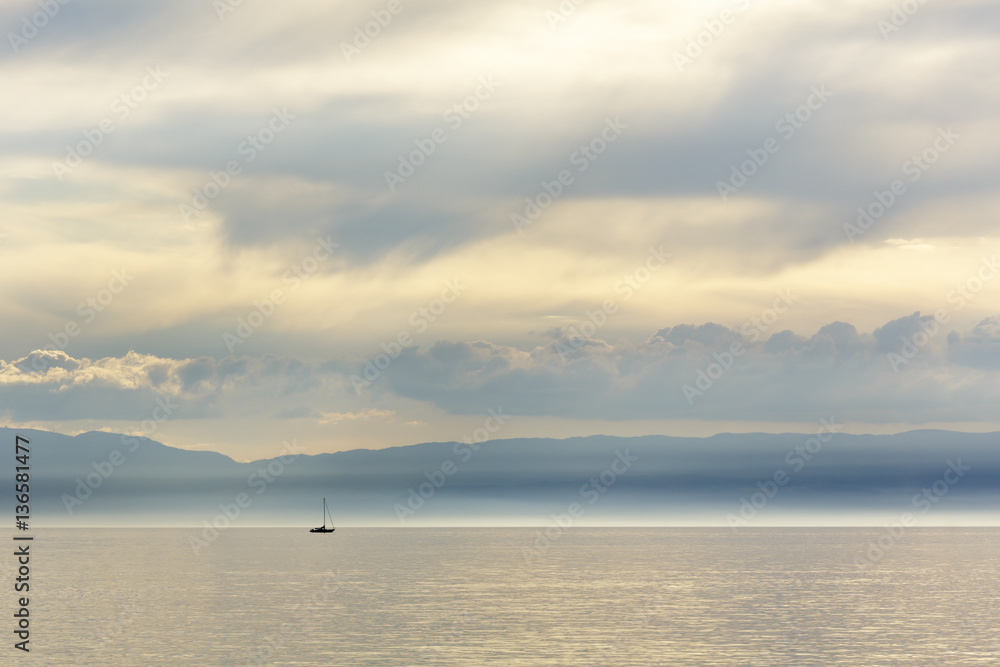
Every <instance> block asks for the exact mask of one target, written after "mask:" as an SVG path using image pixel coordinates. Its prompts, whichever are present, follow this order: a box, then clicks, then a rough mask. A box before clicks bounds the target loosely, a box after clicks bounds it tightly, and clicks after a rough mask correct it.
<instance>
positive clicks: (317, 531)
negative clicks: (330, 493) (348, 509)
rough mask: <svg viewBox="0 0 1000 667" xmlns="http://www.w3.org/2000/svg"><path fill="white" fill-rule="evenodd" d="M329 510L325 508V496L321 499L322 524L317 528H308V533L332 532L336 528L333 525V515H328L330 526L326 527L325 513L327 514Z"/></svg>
mask: <svg viewBox="0 0 1000 667" xmlns="http://www.w3.org/2000/svg"><path fill="white" fill-rule="evenodd" d="M329 512H330V510H328V509H327V508H326V498H324V499H323V525H322V526H321V527H319V528H310V529H309V532H310V533H332V532H333V531H335V530H336V528H334V527H333V517H332V516H331V517H330V527H329V528H327V527H326V515H327V514H329Z"/></svg>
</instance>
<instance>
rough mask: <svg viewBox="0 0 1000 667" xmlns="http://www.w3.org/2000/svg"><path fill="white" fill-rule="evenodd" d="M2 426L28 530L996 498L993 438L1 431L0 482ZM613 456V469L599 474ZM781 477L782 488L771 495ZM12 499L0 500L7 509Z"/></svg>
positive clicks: (645, 516) (989, 503)
mask: <svg viewBox="0 0 1000 667" xmlns="http://www.w3.org/2000/svg"><path fill="white" fill-rule="evenodd" d="M16 433H20V434H22V435H24V436H26V437H28V438H29V439H30V440H31V459H30V464H31V495H32V503H31V506H32V512H33V515H34V518H36V519H37V521H36V523H35V525H43V526H44V525H93V524H107V523H116V522H122V523H127V524H129V525H162V524H184V525H186V524H190V525H200V524H201V522H202V521H204V520H210V519H212V517H215V516H216V515H218V514H220V512H221V511H222V510H221V509H220V507H219V505H220V504H222V505H224V506H225V505H227V504H231V503H234V502H235V501H236V499H237V497H238V496H239V494H241V493H245V494H246V498H247V499H249V501H250V502H249V504H248V505H247V506H246V507H244V508H242V509H241V512H240V517H239V519H238V520H236V521H234V525H247V526H251V525H261V524H274V525H302V526H304V525H311V524H312V523H316V524H317V525H318V524H319V519H320V517H319V510H318V509H317V508H318V507H319V506H320V505H319V498H320V497H321V496H325V497H326V498H327V499H328V502H329V505H330V508H331V512H332V513H333V516H334V519H335V521H336V522H337V523H338V524H344V523H347V524H350V523H354V524H361V525H369V524H387V525H401V524H402V523H404V522H405V524H406V525H421V524H423V523H429V522H437V523H442V522H444V523H447V522H449V521H454V522H456V523H459V524H470V523H476V522H480V521H481V522H483V523H487V524H489V523H495V522H498V521H506V522H513V523H520V524H522V525H523V524H528V523H538V522H543V521H545V520H546V519H547V517H549V516H550V515H551V514H552V513H565V512H566V511H567V508H568V507H569V506H570V505H571V504H572V503H574V502H575V503H579V504H580V506H581V507H582V508H583V509H584V510H585V514H586V520H587V521H594V520H598V521H603V522H608V523H616V522H622V523H624V522H632V521H635V522H647V523H651V522H658V521H659V522H664V523H668V524H669V523H675V522H677V521H678V520H681V521H683V520H703V522H705V523H712V524H716V525H718V524H720V523H722V521H723V517H724V515H726V514H727V513H733V514H735V513H737V512H738V511H739V509H740V507H741V502H742V500H743V499H747V500H748V501H749V500H753V498H752V496H753V494H755V493H761V494H764V495H758V496H757V497H756V501H757V502H758V503H759V502H760V500H761V499H762V498H765V497H766V506H765V507H761V508H760V509H759V512H758V513H757V514H756V515H754V516H753V521H762V520H764V519H774V518H776V517H778V516H781V515H787V516H791V515H797V514H803V513H809V512H817V511H821V512H833V511H843V512H858V511H882V512H895V513H897V514H901V513H903V512H906V511H911V512H912V511H914V508H915V505H914V500H913V496H914V495H915V494H919V493H920V492H921V490H922V489H925V488H927V489H932V487H933V485H934V483H935V482H936V481H938V480H941V479H942V476H943V475H944V473H945V471H946V470H948V469H949V463H948V462H949V461H951V462H952V463H956V464H959V465H961V466H962V467H963V469H962V472H961V475H960V476H959V475H958V473H954V472H953V473H950V474H949V475H948V477H949V479H951V480H955V481H954V482H953V483H952V482H949V483H948V484H947V485H946V486H942V485H941V484H939V485H938V487H937V489H938V490H941V489H942V488H944V489H945V492H944V493H943V494H940V495H935V497H934V498H932V499H931V500H933V503H930V502H929V501H924V503H925V504H927V505H928V506H930V508H931V509H930V510H929V512H928V514H929V515H930V514H931V513H933V515H934V516H943V515H944V514H945V513H950V512H970V511H980V512H982V511H988V510H991V509H993V508H995V507H996V503H997V500H998V497H1000V491H998V485H997V481H998V480H1000V447H997V443H998V442H1000V434H998V433H987V434H970V433H956V432H949V431H932V430H923V431H910V432H908V433H903V434H898V435H889V436H874V435H845V434H838V435H835V436H833V438H832V439H830V440H829V441H828V442H825V443H823V442H821V441H820V440H818V439H813V440H812V441H811V442H810V438H814V436H813V435H805V434H780V435H773V434H762V433H749V434H721V435H716V436H713V437H709V438H675V437H666V436H646V437H637V438H619V437H611V436H601V435H596V436H591V437H586V438H568V439H565V440H557V439H544V438H518V439H510V440H495V441H490V442H486V443H482V444H481V445H479V446H478V447H479V449H478V450H475V449H473V446H470V445H467V444H464V443H424V444H419V445H413V446H407V447H392V448H388V449H382V450H353V451H346V452H337V453H333V454H319V455H314V456H306V455H299V456H298V457H297V458H295V459H290V458H285V459H284V462H282V460H281V459H267V460H262V461H255V462H252V463H239V462H237V461H234V460H233V459H231V458H229V457H227V456H224V455H222V454H218V453H214V452H197V451H188V450H182V449H176V448H173V447H168V446H166V445H163V444H161V443H159V442H156V441H153V440H149V439H146V438H138V439H136V440H125V441H123V436H121V435H118V434H111V433H104V432H90V433H84V434H81V435H78V436H75V437H71V436H66V435H61V434H58V433H50V432H45V431H36V430H18V431H15V430H13V429H8V428H0V441H2V442H5V443H9V446H5V450H6V451H8V452H9V455H8V456H6V457H4V458H5V461H4V464H3V467H4V468H5V477H6V478H7V479H8V480H10V482H9V483H11V484H12V483H13V470H12V467H13V465H14V461H13V450H14V446H13V443H14V437H15V434H16ZM124 443H127V444H124ZM817 445H818V447H817ZM796 448H798V450H797V449H796ZM810 448H811V449H813V450H814V451H815V453H810V451H809V450H810ZM133 449H134V451H132V450H133ZM115 451H118V452H119V453H120V455H115V454H114V453H113V452H115ZM806 457H809V458H808V459H807V458H806ZM115 461H118V462H119V464H118V465H115V464H114V462H115ZM449 461H450V462H451V465H448V464H447V462H449ZM615 461H618V463H617V464H616V465H615V466H614V467H615V469H617V470H618V471H619V472H620V473H621V474H618V473H615V474H613V475H612V474H611V473H608V472H605V471H608V470H611V469H612V464H613V463H614V462H615ZM625 461H629V466H628V467H627V468H626V464H625ZM268 466H270V467H271V470H270V472H268ZM964 468H969V470H967V471H966V470H964ZM275 471H278V474H274V473H275ZM449 471H450V474H449ZM622 471H624V472H622ZM779 471H783V472H784V473H785V475H787V479H785V481H784V483H783V484H780V485H777V484H775V485H774V486H772V484H771V482H772V481H773V480H775V479H776V477H775V474H776V472H779ZM262 472H263V475H262V474H261V473H262ZM602 472H604V473H605V475H604V480H603V482H602V481H601V479H600V475H601V474H602ZM109 473H110V474H109ZM88 476H89V478H88ZM612 477H614V478H615V479H614V481H613V482H612V483H610V485H608V482H609V480H611V478H612ZM595 478H596V482H597V483H596V485H595V484H593V483H592V482H591V481H590V480H592V479H595ZM778 479H784V478H782V477H780V476H779V478H778ZM269 480H270V481H269ZM421 485H424V486H423V487H422V488H421ZM606 485H607V486H606ZM599 489H605V490H604V491H600V490H599ZM411 490H412V491H413V493H411ZM775 490H776V491H775ZM88 491H89V493H87V492H88ZM421 491H423V492H424V493H423V495H424V496H429V497H424V498H421V497H420V496H419V494H420V492H421ZM768 494H770V495H768ZM12 495H13V494H10V493H8V494H3V511H5V512H7V516H12V514H13V504H12V502H11V501H12ZM77 501H78V502H77ZM421 501H422V502H421ZM67 506H68V507H69V508H70V509H71V510H72V511H71V512H70V511H67ZM411 509H412V510H414V512H413V513H412V514H411V513H410V512H409V511H407V510H411ZM314 515H315V516H314ZM400 517H402V519H403V520H402V521H401V520H400ZM751 523H752V522H751Z"/></svg>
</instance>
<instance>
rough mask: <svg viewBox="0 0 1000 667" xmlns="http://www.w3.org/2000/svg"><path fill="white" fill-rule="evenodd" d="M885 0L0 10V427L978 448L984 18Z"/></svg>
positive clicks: (995, 148)
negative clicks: (915, 435) (721, 438)
mask: <svg viewBox="0 0 1000 667" xmlns="http://www.w3.org/2000/svg"><path fill="white" fill-rule="evenodd" d="M912 4H913V6H912V7H911V6H910V5H907V7H908V8H909V9H910V10H911V13H910V14H907V13H905V12H903V11H902V10H895V9H894V6H893V3H891V2H888V1H882V0H855V1H850V0H848V1H846V2H837V3H833V2H820V1H815V2H802V1H800V0H796V1H795V2H792V1H790V0H789V1H782V0H772V1H769V0H756V1H748V0H730V1H728V2H710V1H709V2H694V1H693V0H689V1H687V2H682V1H680V0H677V1H674V2H651V1H644V0H627V1H621V0H616V1H615V2H611V1H610V0H608V1H605V0H587V1H586V2H582V3H580V4H579V6H576V4H574V3H571V2H563V3H561V4H560V3H559V2H557V1H556V0H552V1H551V2H507V1H504V0H499V1H497V2H491V3H488V4H482V3H468V2H459V1H458V0H416V1H411V0H398V1H397V0H393V1H391V2H389V1H382V0H378V1H375V2H350V3H316V2H302V1H298V0H291V1H289V2H284V3H280V4H276V3H266V2H263V1H262V0H243V1H242V2H237V0H215V1H214V2H212V1H210V0H197V1H195V0H175V1H171V2H144V3H133V2H125V1H124V0H115V1H112V0H94V1H88V2H67V3H66V4H64V5H63V4H59V3H58V2H55V1H54V0H53V2H50V3H49V4H48V5H45V3H37V2H4V3H2V4H0V26H2V27H3V33H4V35H5V37H4V42H5V43H4V44H3V45H0V68H2V81H3V91H4V107H3V110H2V112H0V147H2V150H0V259H2V261H0V279H2V281H3V284H4V286H5V288H4V289H3V290H2V292H0V332H2V335H0V424H2V425H11V426H23V427H27V426H30V427H35V428H44V429H50V430H57V431H61V432H64V433H77V432H81V431H86V430H94V429H106V430H114V431H140V432H143V433H144V434H146V435H148V436H150V437H153V438H155V439H158V440H161V441H163V442H165V443H167V444H171V445H174V446H179V447H185V448H194V449H213V450H216V451H221V452H223V453H226V454H229V455H231V456H233V457H235V458H237V459H243V460H245V459H250V458H257V457H263V456H274V455H277V454H278V453H279V451H280V449H281V441H282V440H283V439H285V438H288V437H297V438H298V439H299V440H300V441H301V442H304V443H306V449H307V451H308V452H309V453H319V452H322V451H337V450H343V449H352V448H357V447H386V446H394V445H405V444H411V443H415V442H423V441H429V440H461V439H464V438H465V437H466V436H469V437H475V435H474V434H475V433H476V432H477V431H476V429H485V428H486V427H487V426H489V427H490V428H491V429H492V430H491V432H490V433H489V435H490V436H491V437H519V436H556V437H561V436H570V435H586V434H593V433H608V434H616V435H637V434H646V433H664V434H671V435H704V434H712V433H718V432H725V431H748V430H763V431H777V432H787V431H802V432H814V431H815V428H816V425H817V424H818V423H819V420H820V419H821V418H824V417H825V418H830V417H835V418H836V419H837V420H838V421H839V422H842V423H844V424H845V425H846V426H845V428H846V430H848V431H853V432H877V433H883V432H898V431H904V430H908V429H912V428H920V427H927V426H935V427H942V428H949V429H955V430H968V431H988V430H1000V423H998V421H1000V420H998V418H997V416H996V405H997V401H998V399H1000V382H998V381H1000V299H998V296H1000V279H997V280H994V278H995V277H997V274H998V273H1000V263H998V260H1000V243H998V241H1000V227H998V226H997V213H998V210H1000V206H998V204H1000V192H998V190H997V188H996V185H995V183H996V175H997V173H998V167H1000V164H998V163H1000V158H998V157H997V156H998V155H1000V117H998V114H997V111H998V106H1000V105H998V102H1000V92H998V91H1000V86H998V85H997V84H998V76H1000V74H998V72H1000V68H998V64H1000V62H998V61H1000V54H998V51H997V49H996V41H995V29H996V26H997V23H998V20H1000V3H997V2H989V1H979V2H972V1H965V0H950V1H949V2H927V3H925V4H919V3H912ZM43 5H45V6H47V7H48V10H47V11H48V13H47V14H46V10H45V9H44V7H43ZM490 410H493V411H494V412H496V411H500V414H503V415H505V416H507V417H509V418H505V419H504V420H503V425H502V426H501V427H499V428H496V425H497V421H496V420H493V421H488V419H489V417H490V413H489V411H490Z"/></svg>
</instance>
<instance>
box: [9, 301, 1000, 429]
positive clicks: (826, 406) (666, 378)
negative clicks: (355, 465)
mask: <svg viewBox="0 0 1000 667" xmlns="http://www.w3.org/2000/svg"><path fill="white" fill-rule="evenodd" d="M932 319H933V318H932ZM927 321H928V320H927V317H926V316H923V315H921V314H920V313H913V314H912V315H908V316H905V317H901V318H898V319H896V320H893V321H891V322H887V323H886V324H884V325H883V326H881V327H878V328H876V329H875V331H874V332H872V333H863V332H859V331H857V329H856V328H855V327H854V326H853V325H851V324H849V323H846V322H833V323H830V324H827V325H825V326H823V327H821V328H820V329H819V330H818V331H816V333H814V334H812V335H811V336H809V337H802V336H798V335H796V334H794V333H793V332H790V331H777V332H775V333H773V334H771V335H770V336H768V337H766V338H761V339H760V340H753V339H750V338H747V337H744V336H743V335H741V333H740V332H739V331H737V330H734V329H728V328H726V327H724V326H721V325H719V324H715V323H706V324H702V325H691V324H681V325H675V326H672V327H664V328H663V329H661V330H659V331H658V332H656V334H654V335H653V336H650V337H649V338H648V339H646V340H644V341H638V342H637V341H632V340H629V339H626V338H622V339H619V340H617V341H614V342H609V341H605V340H602V339H600V338H598V337H591V338H587V337H583V336H581V335H579V334H577V333H575V332H574V331H573V330H560V331H558V332H557V336H556V337H555V338H552V339H551V340H549V341H547V342H546V343H545V344H544V345H538V346H535V347H533V348H527V349H522V348H518V347H514V346H510V345H502V344H497V343H491V342H488V341H482V340H479V341H469V342H449V341H439V342H437V343H435V344H434V345H432V346H430V347H429V348H426V349H422V348H419V347H410V348H406V349H404V350H403V351H402V352H401V354H399V356H398V357H397V358H396V359H394V360H392V362H391V364H390V365H389V366H388V367H387V368H385V370H384V371H382V372H381V374H380V376H379V377H377V378H376V379H375V380H374V381H373V382H372V384H371V386H370V388H366V391H364V392H361V393H360V394H358V393H356V392H354V391H353V385H352V384H351V380H350V378H351V376H352V375H353V374H355V373H363V369H364V365H363V363H362V362H360V361H358V360H357V359H350V358H336V359H326V360H305V359H299V358H296V357H277V356H274V355H264V356H262V357H254V358H251V357H240V358H235V357H226V358H224V359H221V360H215V359H211V358H208V357H201V358H195V359H167V358H160V357H156V356H153V355H148V354H139V353H136V352H129V353H128V354H126V355H125V356H123V357H107V358H101V359H95V360H91V359H86V358H83V359H76V358H73V357H70V356H69V355H67V354H66V353H64V352H44V351H36V352H33V353H31V354H30V355H27V356H26V357H23V358H21V359H15V360H13V361H11V362H5V361H0V400H2V405H3V406H4V409H5V412H6V413H7V417H8V418H10V419H15V420H19V421H27V420H37V419H46V418H47V419H74V418H76V419H79V418H115V419H143V418H145V417H146V416H147V415H148V413H149V411H150V410H151V409H152V407H153V406H154V405H155V401H156V399H157V398H161V399H164V398H165V399H169V400H170V401H173V402H174V403H175V404H176V405H178V406H179V407H178V413H179V414H183V416H184V418H186V419H191V418H195V419H197V418H208V417H210V418H235V417H239V416H241V415H242V416H246V415H256V414H259V413H260V412H261V411H264V412H265V413H266V414H270V415H272V416H273V417H275V418H278V419H309V420H313V421H315V422H316V423H319V424H340V423H344V422H352V421H371V420H385V419H392V418H394V416H395V415H396V413H397V410H396V409H395V408H394V407H393V405H394V404H398V403H399V402H400V401H416V402H417V403H418V404H425V405H430V406H432V407H433V408H435V409H439V410H442V411H444V412H446V413H451V414H455V415H472V414H481V413H482V412H483V411H484V410H485V409H486V408H487V407H495V406H502V407H503V409H504V410H506V411H507V412H509V413H511V414H515V415H522V416H548V417H562V418H577V419H603V420H611V421H615V420H656V419H678V418H697V419H714V420H739V421H772V422H781V421H797V420H801V419H802V415H803V414H806V415H820V414H827V413H835V414H836V415H837V416H838V418H841V419H844V420H854V421H861V422H873V423H878V422H893V423H896V422H899V423H911V424H920V423H926V422H929V421H938V422H948V421H956V422H958V421H962V422H971V421H989V420H991V419H992V417H993V413H992V410H993V409H994V406H995V401H996V400H997V398H998V397H1000V383H998V382H997V380H998V379H1000V377H998V376H997V372H998V371H1000V318H998V317H990V318H987V319H984V320H983V321H981V322H979V323H978V324H977V325H975V326H974V327H973V328H971V329H970V330H969V331H966V332H958V331H954V330H946V329H945V328H944V327H940V328H939V329H937V330H936V333H932V334H930V335H928V336H926V337H921V336H920V335H917V334H918V332H922V331H927V330H926V329H921V328H920V323H921V322H924V323H926V322H927ZM333 406H337V407H333ZM340 406H350V409H344V407H340Z"/></svg>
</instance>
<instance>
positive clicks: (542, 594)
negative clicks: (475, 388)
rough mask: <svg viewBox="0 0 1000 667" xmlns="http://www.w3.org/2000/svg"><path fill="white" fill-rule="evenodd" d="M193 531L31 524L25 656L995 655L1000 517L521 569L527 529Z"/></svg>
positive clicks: (603, 542) (592, 536)
mask: <svg viewBox="0 0 1000 667" xmlns="http://www.w3.org/2000/svg"><path fill="white" fill-rule="evenodd" d="M197 534H198V533H197V531H196V530H194V529H182V528H173V529H88V530H83V529H68V530H67V529H63V530H58V531H56V530H52V529H49V530H45V529H41V530H38V531H37V537H36V540H35V542H34V547H33V548H34V550H35V553H36V556H35V559H34V560H33V570H32V576H33V583H32V590H31V593H32V595H33V600H32V620H33V624H32V628H33V633H32V641H33V645H32V653H31V655H30V656H24V657H21V656H18V658H17V660H18V661H19V662H18V664H28V662H29V661H31V662H32V663H33V664H39V663H41V664H46V665H89V664H94V665H136V664H143V665H175V664H199V665H246V664H269V665H272V664H273V665H419V664H434V665H478V664H496V665H511V664H522V665H705V664H713V665H859V664H866V665H895V664H899V665H903V664H905V665H933V664H948V665H985V664H996V663H997V661H1000V638H998V636H997V634H996V632H995V627H996V622H997V618H998V615H1000V587H998V586H997V584H996V583H995V582H996V581H997V575H998V572H997V567H996V565H995V563H996V560H995V558H993V556H994V555H995V554H996V553H997V550H998V547H1000V533H998V531H997V530H995V529H958V528H956V529H939V528H931V529H910V530H909V531H908V532H906V533H905V534H904V535H902V536H901V537H900V538H899V539H898V540H896V541H895V543H894V544H893V545H891V546H890V547H889V548H888V549H886V551H885V555H884V556H883V557H882V558H881V559H880V560H878V562H876V563H874V564H873V565H870V566H869V567H867V568H864V569H862V568H861V567H859V566H858V565H857V564H856V562H855V561H856V559H857V558H858V557H859V556H863V554H864V552H865V548H866V545H867V544H868V543H869V542H872V541H875V540H877V539H878V538H879V537H880V536H882V535H883V534H884V530H881V529H875V530H873V529H867V528H865V529H862V528H844V529H795V528H771V529H747V530H741V531H738V532H735V533H734V532H733V531H730V530H718V529H669V528H642V529H633V528H619V529H615V528H578V527H573V528H570V529H568V530H566V531H565V532H563V533H561V534H559V535H558V536H556V537H555V539H553V540H552V541H551V544H550V546H549V547H548V548H547V549H544V550H542V551H541V553H540V554H539V555H537V556H536V557H531V558H530V559H527V560H526V556H525V553H526V552H525V548H526V547H528V548H530V547H533V546H535V542H536V539H537V534H536V529H532V528H505V529H497V528H482V529H469V528H466V529H437V528H418V529H371V528H338V529H337V532H336V533H334V534H333V535H311V534H309V533H308V532H306V531H305V529H302V528H296V529H267V528H248V529H240V528H234V529H230V530H225V531H223V532H222V533H221V534H220V536H219V538H218V539H217V540H216V541H214V542H213V543H212V544H210V545H209V546H208V547H207V548H205V549H204V550H203V551H202V552H201V553H200V554H198V555H196V554H195V553H194V551H193V550H192V548H191V546H190V537H191V536H194V535H197ZM984 564H992V565H990V566H988V567H987V568H984ZM5 565H6V568H7V569H8V570H9V568H10V567H11V566H12V563H11V560H10V559H7V561H6V562H5ZM36 573H37V574H36ZM8 597H9V596H8ZM9 603H10V601H9V599H7V598H5V600H4V604H9ZM8 617H9V616H8Z"/></svg>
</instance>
